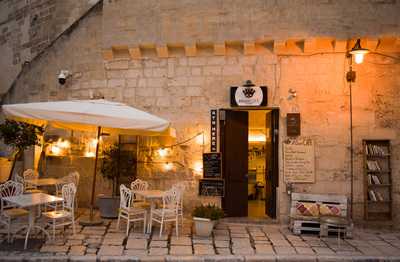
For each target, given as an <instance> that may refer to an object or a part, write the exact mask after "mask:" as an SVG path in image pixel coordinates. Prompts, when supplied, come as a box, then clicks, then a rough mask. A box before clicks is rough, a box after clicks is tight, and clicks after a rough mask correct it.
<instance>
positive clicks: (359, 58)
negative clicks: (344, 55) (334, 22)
mask: <svg viewBox="0 0 400 262" xmlns="http://www.w3.org/2000/svg"><path fill="white" fill-rule="evenodd" d="M349 53H350V54H352V55H354V62H356V64H361V63H362V62H363V61H364V55H365V54H368V53H369V50H368V49H366V48H362V47H361V40H360V39H357V42H356V44H355V45H354V47H353V48H352V49H351V50H350V52H349Z"/></svg>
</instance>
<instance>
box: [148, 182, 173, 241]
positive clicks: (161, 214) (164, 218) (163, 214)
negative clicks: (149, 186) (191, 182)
mask: <svg viewBox="0 0 400 262" xmlns="http://www.w3.org/2000/svg"><path fill="white" fill-rule="evenodd" d="M179 197H180V194H179V193H178V191H177V189H176V188H174V187H173V188H171V189H170V190H168V191H166V192H165V193H164V195H163V197H162V208H154V209H151V210H150V223H151V225H150V231H151V230H152V229H153V221H154V222H156V223H159V224H160V237H161V235H162V231H163V225H164V223H167V222H175V230H176V236H178V206H179V202H180V199H179Z"/></svg>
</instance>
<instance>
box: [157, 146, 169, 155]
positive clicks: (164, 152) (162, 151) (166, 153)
mask: <svg viewBox="0 0 400 262" xmlns="http://www.w3.org/2000/svg"><path fill="white" fill-rule="evenodd" d="M158 154H159V155H160V157H166V156H167V155H168V149H166V148H160V149H158Z"/></svg>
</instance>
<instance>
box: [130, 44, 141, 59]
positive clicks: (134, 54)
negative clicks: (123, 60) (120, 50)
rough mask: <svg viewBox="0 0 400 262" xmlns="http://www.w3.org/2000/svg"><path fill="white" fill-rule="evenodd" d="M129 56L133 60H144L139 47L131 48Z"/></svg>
mask: <svg viewBox="0 0 400 262" xmlns="http://www.w3.org/2000/svg"><path fill="white" fill-rule="evenodd" d="M128 50H129V55H130V56H131V58H132V59H141V58H142V52H141V50H140V48H139V47H132V48H129V49H128Z"/></svg>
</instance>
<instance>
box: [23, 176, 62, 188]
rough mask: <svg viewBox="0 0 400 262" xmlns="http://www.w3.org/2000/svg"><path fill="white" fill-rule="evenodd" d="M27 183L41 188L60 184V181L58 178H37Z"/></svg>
mask: <svg viewBox="0 0 400 262" xmlns="http://www.w3.org/2000/svg"><path fill="white" fill-rule="evenodd" d="M25 182H26V183H28V184H31V185H34V186H38V187H40V186H53V185H57V184H58V183H59V182H60V180H59V179H57V178H36V179H30V180H25Z"/></svg>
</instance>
